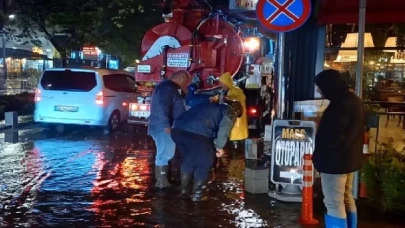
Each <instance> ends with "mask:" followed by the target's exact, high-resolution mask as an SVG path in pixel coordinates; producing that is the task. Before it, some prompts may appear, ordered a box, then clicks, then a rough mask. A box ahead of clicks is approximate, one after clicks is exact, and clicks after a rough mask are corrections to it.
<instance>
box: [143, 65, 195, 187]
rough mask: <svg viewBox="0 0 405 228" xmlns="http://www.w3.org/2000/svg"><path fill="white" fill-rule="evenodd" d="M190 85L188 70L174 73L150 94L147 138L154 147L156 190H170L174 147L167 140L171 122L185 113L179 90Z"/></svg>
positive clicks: (169, 138) (168, 139) (170, 140)
mask: <svg viewBox="0 0 405 228" xmlns="http://www.w3.org/2000/svg"><path fill="white" fill-rule="evenodd" d="M190 82H191V77H190V75H189V74H188V73H187V71H178V72H176V73H174V74H173V75H172V76H171V77H170V79H169V80H164V81H162V82H160V83H159V84H158V85H157V86H156V88H155V89H154V90H153V93H152V101H151V107H150V116H149V123H148V135H150V136H151V137H152V138H153V140H154V141H155V144H156V159H155V178H156V184H155V187H158V188H165V187H170V186H171V185H170V183H169V181H168V179H167V173H168V170H169V161H170V160H171V159H172V158H173V156H174V152H175V149H176V146H175V144H174V142H173V140H172V139H171V137H170V131H171V128H172V126H173V120H174V119H176V118H177V117H179V116H180V115H181V114H182V113H183V112H185V111H186V110H185V104H184V100H183V98H182V97H181V96H180V93H179V91H178V90H179V89H182V90H185V88H187V86H188V84H190Z"/></svg>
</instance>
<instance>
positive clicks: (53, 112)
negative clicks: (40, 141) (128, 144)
mask: <svg viewBox="0 0 405 228" xmlns="http://www.w3.org/2000/svg"><path fill="white" fill-rule="evenodd" d="M137 97H138V94H137V92H136V83H135V79H134V77H133V76H132V75H131V74H130V73H128V72H125V71H118V70H109V69H74V68H71V69H69V68H53V69H48V70H46V71H44V73H43V74H42V76H41V78H40V81H39V83H38V87H37V90H36V91H35V112H34V121H35V122H38V123H47V124H55V125H56V127H57V128H56V129H57V130H58V132H61V131H63V129H64V125H65V124H72V125H89V126H103V127H106V129H107V130H109V131H110V132H112V131H115V130H117V128H118V124H119V122H121V121H126V120H127V118H128V104H129V103H131V102H136V101H137Z"/></svg>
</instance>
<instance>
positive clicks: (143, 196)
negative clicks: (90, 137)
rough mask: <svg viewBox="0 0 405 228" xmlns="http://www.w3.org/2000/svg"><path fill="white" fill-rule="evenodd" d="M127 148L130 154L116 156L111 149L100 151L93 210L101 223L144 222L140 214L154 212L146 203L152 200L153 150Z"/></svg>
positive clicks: (132, 224)
mask: <svg viewBox="0 0 405 228" xmlns="http://www.w3.org/2000/svg"><path fill="white" fill-rule="evenodd" d="M121 149H124V148H121ZM124 151H126V152H127V153H121V154H116V155H115V156H112V155H111V153H110V152H105V153H104V154H100V155H99V156H98V157H97V160H96V163H95V167H97V170H98V172H97V178H96V180H95V181H94V182H93V185H94V187H93V189H92V191H91V195H92V198H93V201H94V203H93V204H92V206H91V209H90V210H91V211H92V212H94V213H95V214H96V215H97V216H96V220H97V223H98V224H99V225H100V226H119V227H121V226H134V225H145V223H143V222H140V221H141V219H142V218H140V217H144V216H150V215H151V214H152V209H151V208H150V207H149V206H148V205H147V203H148V202H149V201H150V200H151V199H150V198H149V197H148V196H147V192H148V191H150V188H151V162H152V160H151V158H150V156H149V154H150V153H151V151H148V150H136V151H134V150H131V148H125V150H124ZM106 156H109V157H110V159H107V158H106Z"/></svg>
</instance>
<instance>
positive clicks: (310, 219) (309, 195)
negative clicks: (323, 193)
mask: <svg viewBox="0 0 405 228" xmlns="http://www.w3.org/2000/svg"><path fill="white" fill-rule="evenodd" d="M303 170H304V180H303V181H304V183H303V188H302V210H301V219H300V223H301V224H303V225H316V224H318V223H319V221H318V220H316V219H314V215H313V211H314V206H313V195H314V194H313V188H312V180H313V178H314V177H313V173H314V172H313V169H312V155H310V154H305V155H304V166H303Z"/></svg>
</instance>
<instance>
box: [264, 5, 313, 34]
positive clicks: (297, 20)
mask: <svg viewBox="0 0 405 228" xmlns="http://www.w3.org/2000/svg"><path fill="white" fill-rule="evenodd" d="M256 14H257V19H258V20H259V22H260V23H261V24H262V25H263V26H264V27H265V28H267V29H269V30H271V31H274V32H289V31H292V30H295V29H297V28H299V27H300V26H302V25H303V24H304V23H305V22H306V21H307V20H308V18H309V16H310V15H311V0H258V2H257V6H256Z"/></svg>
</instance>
